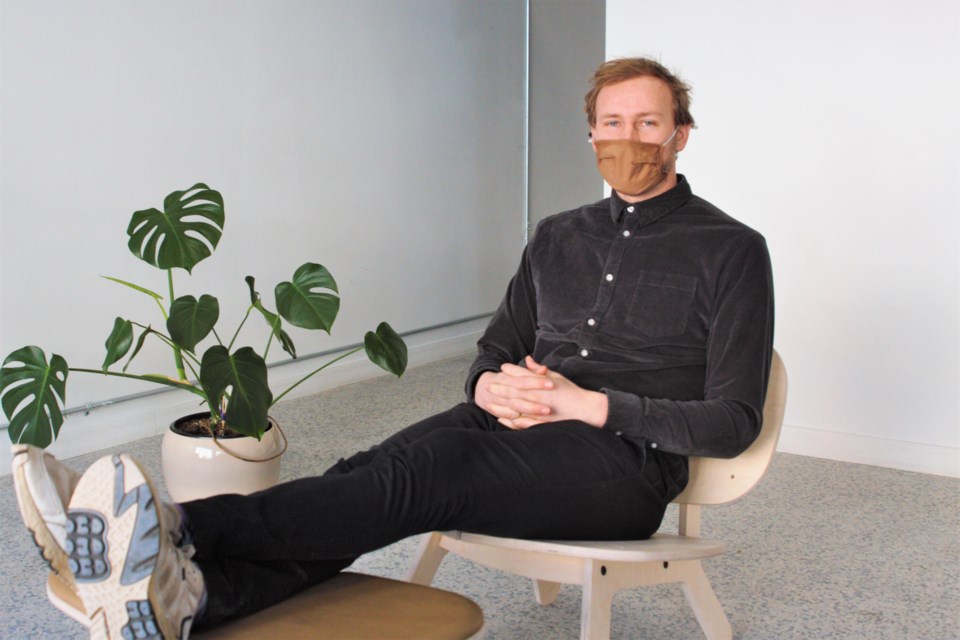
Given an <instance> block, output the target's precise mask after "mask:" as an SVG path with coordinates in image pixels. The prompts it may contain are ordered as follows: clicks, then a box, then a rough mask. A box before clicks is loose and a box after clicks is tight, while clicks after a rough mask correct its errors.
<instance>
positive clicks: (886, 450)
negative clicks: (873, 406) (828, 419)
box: [777, 424, 960, 478]
mask: <svg viewBox="0 0 960 640" xmlns="http://www.w3.org/2000/svg"><path fill="white" fill-rule="evenodd" d="M777 450H778V451H782V452H784V453H794V454H797V455H801V456H810V457H813V458H826V459H828V460H839V461H841V462H855V463H858V464H868V465H872V466H875V467H888V468H891V469H901V470H903V471H916V472H918V473H930V474H934V475H938V476H948V477H951V478H958V477H960V448H957V447H945V446H938V445H931V444H922V443H918V442H908V441H904V440H892V439H889V438H878V437H875V436H865V435H857V434H852V433H842V432H838V431H827V430H825V429H812V428H809V427H797V426H793V425H786V424H785V425H783V430H782V431H781V433H780V442H779V444H778V446H777Z"/></svg>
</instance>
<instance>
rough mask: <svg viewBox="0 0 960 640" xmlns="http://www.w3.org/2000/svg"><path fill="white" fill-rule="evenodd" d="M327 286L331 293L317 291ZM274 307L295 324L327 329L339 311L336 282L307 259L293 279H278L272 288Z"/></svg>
mask: <svg viewBox="0 0 960 640" xmlns="http://www.w3.org/2000/svg"><path fill="white" fill-rule="evenodd" d="M317 289H327V290H329V291H333V293H321V292H319V291H317ZM274 295H275V297H276V300H277V311H279V312H280V315H281V316H283V318H284V319H285V320H286V321H287V322H289V323H290V324H292V325H293V326H295V327H300V328H302V329H323V330H324V331H326V332H327V333H330V329H331V328H332V327H333V321H334V320H336V319H337V313H339V311H340V296H339V295H338V292H337V283H336V282H335V281H334V279H333V276H332V275H330V272H329V271H327V268H326V267H324V266H322V265H319V264H314V263H313V262H308V263H306V264H304V265H302V266H301V267H300V268H299V269H297V271H296V273H294V274H293V282H281V283H280V284H278V285H277V286H276V288H275V289H274Z"/></svg>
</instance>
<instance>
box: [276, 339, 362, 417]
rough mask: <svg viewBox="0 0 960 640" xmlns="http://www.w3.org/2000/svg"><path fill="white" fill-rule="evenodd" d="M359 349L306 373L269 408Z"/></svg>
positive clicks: (358, 349)
mask: <svg viewBox="0 0 960 640" xmlns="http://www.w3.org/2000/svg"><path fill="white" fill-rule="evenodd" d="M361 349H363V347H357V348H356V349H354V350H353V351H348V352H347V353H345V354H343V355H342V356H339V357H336V358H334V359H333V360H331V361H330V362H328V363H326V364H325V365H323V366H322V367H320V368H319V369H314V370H313V371H311V372H310V373H308V374H307V375H305V376H303V377H302V378H300V380H298V381H297V382H295V383H293V385H291V386H290V387H289V388H288V389H287V390H286V391H284V392H283V393H281V394H280V395H279V396H277V397H276V398H274V399H273V402H271V403H270V406H271V407H272V406H273V405H275V404H277V403H278V402H280V399H281V398H283V396H285V395H287V394H288V393H290V392H291V391H293V390H294V389H296V388H297V387H299V386H300V385H301V384H303V383H304V382H306V381H307V380H308V379H309V378H311V377H313V376H315V375H316V374H318V373H320V372H321V371H323V370H324V369H326V368H327V367H329V366H330V365H332V364H333V363H335V362H340V361H341V360H343V359H344V358H346V357H347V356H352V355H353V354H355V353H357V352H358V351H360V350H361Z"/></svg>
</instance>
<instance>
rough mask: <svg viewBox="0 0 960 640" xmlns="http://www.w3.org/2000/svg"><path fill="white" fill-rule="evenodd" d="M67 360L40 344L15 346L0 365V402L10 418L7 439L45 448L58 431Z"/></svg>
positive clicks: (60, 424) (61, 416) (64, 389)
mask: <svg viewBox="0 0 960 640" xmlns="http://www.w3.org/2000/svg"><path fill="white" fill-rule="evenodd" d="M66 382H67V362H66V360H64V359H63V358H61V357H60V356H58V355H57V354H53V355H52V357H51V358H50V362H49V363H48V362H47V357H46V355H44V353H43V351H42V350H41V349H40V348H39V347H32V346H31V347H23V348H22V349H17V350H16V351H14V352H13V353H11V354H10V355H9V356H7V358H6V360H4V361H3V367H2V368H0V405H2V406H3V412H4V413H5V414H6V416H7V420H9V421H10V428H9V430H10V440H12V441H13V442H16V443H25V444H32V445H34V446H35V447H46V446H47V445H49V444H50V443H51V442H53V440H54V439H55V438H56V437H57V434H59V433H60V427H61V426H62V425H63V410H62V407H63V403H64V398H65V394H66Z"/></svg>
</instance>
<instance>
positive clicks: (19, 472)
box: [11, 449, 73, 584]
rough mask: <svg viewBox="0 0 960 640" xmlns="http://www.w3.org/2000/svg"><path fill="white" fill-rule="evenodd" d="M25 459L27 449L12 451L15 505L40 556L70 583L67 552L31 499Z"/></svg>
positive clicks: (71, 579)
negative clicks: (18, 508)
mask: <svg viewBox="0 0 960 640" xmlns="http://www.w3.org/2000/svg"><path fill="white" fill-rule="evenodd" d="M27 460H28V452H27V450H26V449H20V450H16V451H15V452H14V454H13V460H12V463H11V467H12V468H13V486H14V489H15V490H16V494H17V506H19V507H20V515H21V516H22V517H23V522H24V524H26V525H27V529H29V530H30V533H32V534H33V543H34V544H35V545H37V548H38V549H39V550H40V557H42V558H43V559H44V561H46V563H47V564H48V565H49V566H50V569H52V570H53V572H54V573H56V574H57V575H59V576H62V577H63V578H64V580H65V581H66V582H67V584H71V583H72V582H73V578H72V576H71V574H70V564H69V562H68V559H67V554H66V552H65V551H64V550H63V548H62V547H61V546H60V543H59V542H57V540H56V538H54V536H53V533H52V532H51V531H50V529H49V528H48V527H47V523H46V522H45V521H44V519H43V516H42V515H41V514H40V509H39V508H38V507H37V503H36V502H34V500H33V494H31V493H30V486H29V485H28V484H27V471H26V465H27Z"/></svg>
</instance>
